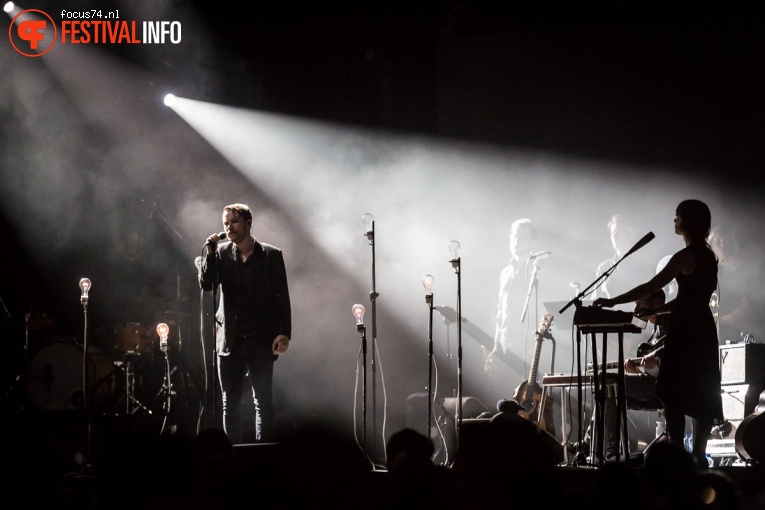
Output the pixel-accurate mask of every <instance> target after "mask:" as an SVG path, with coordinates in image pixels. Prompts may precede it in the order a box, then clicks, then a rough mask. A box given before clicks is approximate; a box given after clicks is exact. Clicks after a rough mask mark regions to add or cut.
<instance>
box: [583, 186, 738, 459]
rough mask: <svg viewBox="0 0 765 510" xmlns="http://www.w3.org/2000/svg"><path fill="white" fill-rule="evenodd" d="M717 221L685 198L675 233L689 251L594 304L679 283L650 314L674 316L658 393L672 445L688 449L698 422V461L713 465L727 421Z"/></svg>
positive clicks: (695, 438) (695, 447)
mask: <svg viewBox="0 0 765 510" xmlns="http://www.w3.org/2000/svg"><path fill="white" fill-rule="evenodd" d="M711 222H712V217H711V213H710V211H709V207H708V206H707V205H706V204H705V203H704V202H702V201H700V200H695V199H691V200H684V201H683V202H680V204H679V205H678V206H677V209H676V211H675V234H677V235H680V236H682V237H683V240H684V241H685V248H683V249H682V250H680V251H678V252H676V253H675V254H674V255H672V257H671V258H670V260H669V262H667V264H666V266H664V268H663V269H662V270H661V271H659V272H658V273H657V274H656V275H655V276H654V277H653V278H651V279H650V280H648V281H647V282H645V283H643V284H640V285H638V286H636V287H634V288H632V289H631V290H628V291H626V292H624V293H623V294H620V295H618V296H616V297H613V298H599V299H596V300H595V301H594V302H593V306H601V307H606V308H611V307H614V306H616V305H619V304H623V303H628V302H630V301H635V300H638V299H641V298H643V297H646V296H648V295H649V294H651V293H652V292H655V291H658V290H659V289H662V288H663V287H665V286H666V285H668V284H669V283H670V282H671V281H672V280H673V279H676V280H677V285H678V292H677V297H676V298H675V299H673V300H671V301H669V302H667V303H665V304H664V305H662V306H661V307H659V308H657V309H654V310H652V311H647V312H646V313H645V315H653V314H656V313H657V312H667V311H669V312H670V315H669V324H668V325H669V328H668V332H669V333H668V335H667V337H666V338H665V341H664V350H663V354H662V357H661V366H660V367H661V368H660V370H659V375H658V380H657V382H656V393H657V395H658V396H659V398H661V401H662V403H663V405H664V416H665V419H666V424H667V434H668V436H669V441H670V442H671V443H674V444H677V445H682V444H683V439H684V437H685V418H686V416H690V417H691V419H692V423H693V457H694V459H695V460H696V463H697V465H698V466H699V468H701V469H703V468H705V467H708V462H707V460H706V447H707V441H708V440H709V436H710V434H711V431H712V427H713V426H714V424H715V422H716V421H717V422H722V421H723V420H724V418H723V411H722V396H721V380H720V368H719V361H718V356H719V353H718V341H717V329H716V326H715V321H714V317H713V315H712V310H711V309H710V307H709V299H710V297H711V295H712V292H714V290H715V288H716V286H717V263H718V261H717V257H716V256H715V254H714V253H713V252H712V249H711V248H710V247H709V244H707V242H706V239H707V236H708V235H709V230H710V228H711Z"/></svg>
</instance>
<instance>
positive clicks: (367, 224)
mask: <svg viewBox="0 0 765 510" xmlns="http://www.w3.org/2000/svg"><path fill="white" fill-rule="evenodd" d="M374 221H375V219H374V218H373V217H372V215H371V214H369V213H366V214H364V215H362V216H361V222H362V223H363V224H364V228H366V229H367V232H366V233H367V234H369V233H370V232H372V230H373V228H372V226H373V224H374Z"/></svg>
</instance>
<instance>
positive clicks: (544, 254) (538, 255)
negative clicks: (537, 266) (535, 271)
mask: <svg viewBox="0 0 765 510" xmlns="http://www.w3.org/2000/svg"><path fill="white" fill-rule="evenodd" d="M551 254H552V252H551V251H550V250H545V251H538V252H536V253H534V254H532V255H529V260H534V259H546V258H547V257H549V256H550V255H551Z"/></svg>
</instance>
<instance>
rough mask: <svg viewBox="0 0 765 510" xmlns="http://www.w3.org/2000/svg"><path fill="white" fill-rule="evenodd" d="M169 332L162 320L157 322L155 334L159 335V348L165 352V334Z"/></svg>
mask: <svg viewBox="0 0 765 510" xmlns="http://www.w3.org/2000/svg"><path fill="white" fill-rule="evenodd" d="M169 333H170V327H168V325H167V324H165V323H164V322H160V323H159V324H157V334H158V335H159V350H160V351H162V352H167V335H168V334H169Z"/></svg>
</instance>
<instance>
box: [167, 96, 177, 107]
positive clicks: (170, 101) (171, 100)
mask: <svg viewBox="0 0 765 510" xmlns="http://www.w3.org/2000/svg"><path fill="white" fill-rule="evenodd" d="M174 104H175V96H174V95H173V94H167V95H166V96H165V106H169V107H170V108H172V107H173V105H174Z"/></svg>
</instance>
